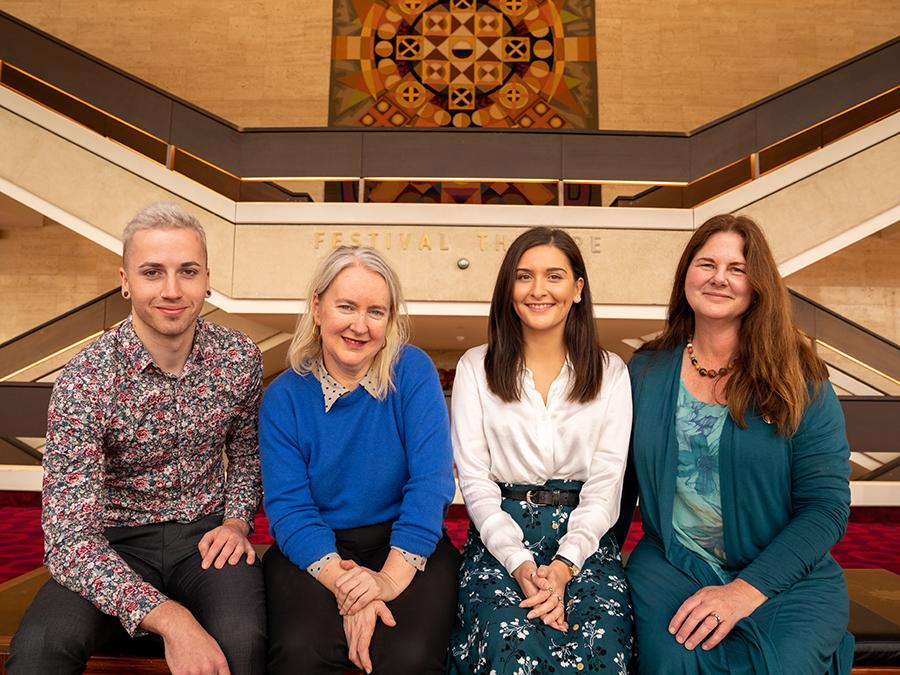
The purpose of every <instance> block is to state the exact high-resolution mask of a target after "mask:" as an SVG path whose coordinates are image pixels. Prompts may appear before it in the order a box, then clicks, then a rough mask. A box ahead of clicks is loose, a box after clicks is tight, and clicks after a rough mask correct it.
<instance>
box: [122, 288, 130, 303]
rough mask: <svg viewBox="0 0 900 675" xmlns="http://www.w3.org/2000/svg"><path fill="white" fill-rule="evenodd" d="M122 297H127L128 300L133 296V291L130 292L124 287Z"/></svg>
mask: <svg viewBox="0 0 900 675" xmlns="http://www.w3.org/2000/svg"><path fill="white" fill-rule="evenodd" d="M122 297H123V298H125V299H126V300H127V299H128V298H130V297H131V293H129V292H128V291H126V290H125V289H124V288H123V289H122Z"/></svg>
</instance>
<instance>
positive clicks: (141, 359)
mask: <svg viewBox="0 0 900 675" xmlns="http://www.w3.org/2000/svg"><path fill="white" fill-rule="evenodd" d="M118 333H119V345H120V348H121V350H122V353H123V354H124V355H125V359H126V360H127V361H128V362H129V363H130V368H131V369H133V370H134V371H136V372H143V371H144V370H146V369H147V367H148V366H150V365H151V364H153V365H155V364H154V361H153V357H152V356H150V352H148V351H147V348H146V347H145V346H144V343H143V342H141V339H140V338H139V337H138V334H137V333H136V332H135V330H134V322H133V321H132V319H131V315H129V316H128V318H127V319H125V321H123V322H122V324H121V325H120V326H119V328H118ZM214 353H215V348H214V345H213V344H212V341H211V336H210V334H209V325H208V324H207V323H206V321H204V320H203V319H200V318H198V319H197V327H196V330H195V331H194V344H193V345H192V346H191V352H190V354H188V358H187V361H186V362H185V364H184V369H183V370H182V375H184V374H186V373H188V372H190V371H191V370H193V369H194V368H195V367H196V366H195V365H194V364H195V362H198V361H203V360H204V359H207V358H209V357H211V356H214V355H215V354H214Z"/></svg>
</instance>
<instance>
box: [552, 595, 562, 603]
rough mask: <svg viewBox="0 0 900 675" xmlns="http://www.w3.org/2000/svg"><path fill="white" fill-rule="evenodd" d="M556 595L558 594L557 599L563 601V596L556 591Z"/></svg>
mask: <svg viewBox="0 0 900 675" xmlns="http://www.w3.org/2000/svg"><path fill="white" fill-rule="evenodd" d="M554 595H556V599H557V600H559V601H560V602H562V601H563V596H561V595H560V594H559V593H555V594H554Z"/></svg>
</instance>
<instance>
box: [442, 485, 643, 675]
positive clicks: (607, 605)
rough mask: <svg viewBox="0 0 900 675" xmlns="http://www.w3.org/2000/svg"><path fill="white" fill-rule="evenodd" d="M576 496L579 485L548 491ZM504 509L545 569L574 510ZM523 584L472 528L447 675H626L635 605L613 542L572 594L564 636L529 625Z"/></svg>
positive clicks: (607, 540) (509, 503)
mask: <svg viewBox="0 0 900 675" xmlns="http://www.w3.org/2000/svg"><path fill="white" fill-rule="evenodd" d="M503 485H504V486H505V487H508V488H511V489H514V490H529V489H535V488H538V487H546V488H548V489H554V488H557V489H563V490H572V489H575V488H577V487H579V486H580V485H581V483H579V482H578V481H562V480H550V481H547V483H546V485H545V486H536V485H509V484H505V483H504V484H503ZM501 508H502V509H503V510H504V511H505V512H506V513H508V514H510V515H511V516H512V517H513V519H514V520H515V521H516V523H518V525H519V526H520V527H521V528H522V532H523V534H524V539H523V541H524V543H525V546H526V547H527V548H528V549H529V550H530V551H531V552H532V554H533V555H534V559H535V563H537V564H538V565H547V564H549V563H550V559H551V558H552V557H553V555H554V553H556V550H557V548H558V545H559V539H560V538H561V537H562V536H563V535H564V534H565V533H566V525H567V522H568V518H569V514H570V513H571V512H572V511H573V510H574V508H575V507H573V506H534V505H531V504H529V503H528V502H525V501H515V500H512V499H503V501H502V503H501ZM524 599H525V598H524V596H523V595H522V592H521V589H520V588H519V584H518V582H517V581H516V580H515V579H514V578H513V577H512V576H510V574H509V573H508V572H507V571H506V569H505V568H504V567H503V565H501V564H500V562H499V561H498V560H497V559H496V558H495V557H494V556H492V555H491V554H490V553H489V552H488V550H487V549H486V548H485V546H484V544H483V543H482V541H481V536H480V535H479V534H478V531H477V530H476V529H475V528H474V527H470V528H469V537H468V540H467V542H466V546H465V548H464V549H463V564H462V567H461V569H460V577H459V610H458V616H457V621H456V623H455V625H454V628H453V632H452V634H451V638H450V640H451V641H450V654H449V667H448V672H449V673H451V674H455V675H538V674H540V675H544V674H545V673H546V674H550V673H552V674H557V673H559V674H565V673H573V674H574V673H610V674H611V675H626V673H627V672H628V663H629V661H630V660H631V652H632V642H633V638H632V613H631V597H630V594H629V590H628V585H627V582H626V581H625V571H624V569H623V568H622V561H621V558H620V557H619V546H618V544H617V543H616V540H615V537H614V536H612V534H610V533H607V534H606V535H605V536H604V537H603V538H602V539H601V540H600V545H599V548H598V550H597V552H596V553H595V554H594V555H592V556H591V557H590V558H588V559H587V560H586V561H585V563H584V568H583V569H582V570H581V572H580V573H579V574H578V576H576V577H575V578H573V579H572V581H571V582H569V585H568V587H567V588H566V594H565V603H566V613H565V616H566V621H567V622H568V624H569V631H568V632H567V633H562V632H560V631H558V630H556V629H554V628H550V627H549V626H547V625H545V624H544V623H543V622H542V621H541V620H540V619H531V620H529V619H527V618H525V615H526V614H527V613H528V610H527V609H522V608H521V607H519V603H520V602H522V600H524Z"/></svg>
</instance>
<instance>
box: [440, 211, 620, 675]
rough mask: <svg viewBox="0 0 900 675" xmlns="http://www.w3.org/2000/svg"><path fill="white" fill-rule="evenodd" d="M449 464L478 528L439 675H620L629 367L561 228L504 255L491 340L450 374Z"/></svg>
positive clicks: (524, 238) (543, 231)
mask: <svg viewBox="0 0 900 675" xmlns="http://www.w3.org/2000/svg"><path fill="white" fill-rule="evenodd" d="M452 412H453V414H452V418H453V423H452V432H451V435H452V439H453V452H454V458H455V460H456V466H457V470H458V472H459V486H460V490H461V491H462V494H463V497H464V498H465V501H466V506H467V508H468V510H469V515H470V516H471V518H472V524H473V527H472V528H470V530H469V539H468V542H467V543H466V547H465V550H464V552H463V565H462V569H461V573H460V584H459V610H458V613H457V621H456V625H455V626H454V629H453V633H452V637H451V658H450V672H451V673H458V674H463V673H464V674H466V675H469V674H471V673H496V675H512V674H513V673H550V672H569V671H570V669H571V672H577V671H583V672H586V673H597V672H601V671H603V672H608V673H625V672H627V670H626V669H627V665H628V662H629V660H630V657H631V651H632V636H631V603H630V600H629V595H628V587H627V584H626V582H625V576H624V572H623V570H622V563H621V560H620V558H619V547H618V544H617V543H616V541H615V539H614V538H613V537H612V535H611V534H610V532H609V530H610V527H611V526H612V524H613V523H614V522H615V520H616V516H617V515H618V508H619V495H620V493H621V483H622V475H623V472H624V468H625V459H626V456H627V451H628V437H629V433H630V429H631V397H630V391H629V387H628V373H627V370H626V368H625V364H624V363H623V362H622V360H621V359H620V358H619V357H618V356H616V355H615V354H610V353H607V352H605V351H603V350H602V349H601V348H600V344H599V342H598V340H597V334H596V329H595V325H594V317H593V306H592V303H591V291H590V285H589V284H588V278H587V272H586V270H585V265H584V260H583V258H582V256H581V252H580V251H579V250H578V246H577V245H576V243H575V241H574V240H573V239H572V237H570V236H569V235H568V234H566V233H565V232H564V231H562V230H556V229H550V228H546V227H539V228H534V229H531V230H528V231H526V232H525V233H523V234H522V235H520V236H519V237H518V238H517V239H516V240H515V241H514V242H513V243H512V245H511V246H510V248H509V250H508V251H507V253H506V257H505V258H504V260H503V264H502V265H501V267H500V272H499V274H498V276H497V283H496V285H495V287H494V295H493V299H492V301H491V310H490V324H489V330H488V344H486V345H482V346H481V347H476V348H474V349H470V350H469V351H468V352H466V354H465V355H464V356H463V357H462V359H461V360H460V362H459V366H458V367H457V371H456V380H455V382H454V385H453V402H452Z"/></svg>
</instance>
